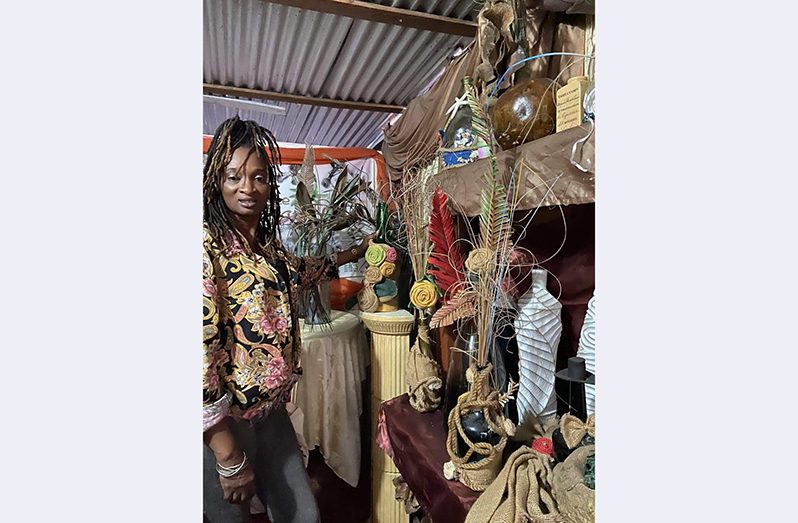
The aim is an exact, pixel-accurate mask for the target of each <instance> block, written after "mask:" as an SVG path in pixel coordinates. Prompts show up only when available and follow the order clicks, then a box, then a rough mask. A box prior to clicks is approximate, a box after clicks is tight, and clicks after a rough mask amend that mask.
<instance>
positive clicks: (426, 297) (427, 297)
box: [410, 280, 438, 309]
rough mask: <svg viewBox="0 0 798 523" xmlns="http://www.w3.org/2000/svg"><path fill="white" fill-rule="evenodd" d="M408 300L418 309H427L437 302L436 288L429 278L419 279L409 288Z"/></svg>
mask: <svg viewBox="0 0 798 523" xmlns="http://www.w3.org/2000/svg"><path fill="white" fill-rule="evenodd" d="M410 301H411V303H413V305H415V307H416V308H418V309H429V308H430V307H434V306H435V304H436V303H438V289H437V288H436V287H435V284H433V283H432V282H431V281H429V280H420V281H417V282H415V283H414V284H413V287H411V289H410Z"/></svg>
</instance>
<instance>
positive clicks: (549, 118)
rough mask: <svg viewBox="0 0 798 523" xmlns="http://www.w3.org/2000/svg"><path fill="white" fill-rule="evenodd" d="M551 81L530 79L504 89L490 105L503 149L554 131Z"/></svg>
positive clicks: (491, 115) (493, 121) (491, 114)
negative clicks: (491, 105)
mask: <svg viewBox="0 0 798 523" xmlns="http://www.w3.org/2000/svg"><path fill="white" fill-rule="evenodd" d="M554 88H555V86H554V83H553V82H552V81H551V80H549V79H548V78H534V79H532V80H528V81H526V82H522V83H519V84H518V85H516V86H514V87H511V88H510V89H507V91H505V92H504V93H503V94H502V95H501V96H500V97H499V99H498V100H496V103H495V104H494V105H493V107H492V109H491V113H490V118H491V121H492V123H493V129H494V134H495V136H496V141H497V142H498V143H499V145H500V146H501V148H502V149H503V150H507V149H512V148H513V147H518V146H519V145H521V144H524V143H527V142H531V141H533V140H537V139H539V138H543V137H544V136H548V135H549V134H552V133H553V132H554V130H555V127H556V126H555V124H556V114H557V107H556V104H555V103H554Z"/></svg>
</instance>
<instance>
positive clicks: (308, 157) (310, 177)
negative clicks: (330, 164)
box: [297, 144, 317, 195]
mask: <svg viewBox="0 0 798 523" xmlns="http://www.w3.org/2000/svg"><path fill="white" fill-rule="evenodd" d="M315 164H316V154H315V152H314V151H313V146H311V145H309V144H308V145H305V157H304V159H303V160H302V167H301V168H300V169H299V176H297V178H298V180H299V181H300V182H304V184H305V187H307V189H308V191H310V193H311V194H314V195H315V194H316V191H317V187H316V173H315V172H314V170H313V166H314V165H315Z"/></svg>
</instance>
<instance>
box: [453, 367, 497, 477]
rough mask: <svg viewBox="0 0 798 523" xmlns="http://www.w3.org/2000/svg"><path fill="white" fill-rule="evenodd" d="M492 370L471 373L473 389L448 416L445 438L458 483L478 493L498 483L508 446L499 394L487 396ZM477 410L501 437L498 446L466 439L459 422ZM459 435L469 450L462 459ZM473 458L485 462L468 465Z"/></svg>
mask: <svg viewBox="0 0 798 523" xmlns="http://www.w3.org/2000/svg"><path fill="white" fill-rule="evenodd" d="M491 369H492V365H491V364H490V363H488V365H487V366H486V367H485V368H484V369H482V370H481V371H475V372H473V371H472V373H473V375H474V381H473V383H472V384H471V388H470V389H469V390H468V392H466V393H464V394H461V395H460V397H459V398H458V399H457V405H456V406H455V408H454V409H452V411H451V412H450V413H449V433H448V435H447V437H446V450H447V452H448V453H449V457H450V458H451V460H452V463H454V465H455V467H456V469H457V477H458V479H459V480H460V482H461V483H463V484H464V485H465V486H467V487H468V488H470V489H472V490H476V491H478V492H479V491H483V490H485V489H486V488H488V486H490V484H491V483H492V482H493V480H494V479H496V476H497V475H498V474H499V470H500V469H501V466H502V452H503V451H504V446H505V445H506V444H507V432H506V430H505V426H504V420H503V418H502V416H501V411H502V407H501V403H500V402H499V393H498V392H497V391H495V390H494V391H490V392H488V390H489V388H488V379H489V377H490V372H491ZM474 410H481V411H482V414H483V416H484V417H485V421H486V422H487V424H488V427H490V429H491V430H492V431H494V432H495V433H497V434H499V436H500V437H501V439H500V440H499V443H498V444H496V445H495V446H494V445H491V444H490V443H488V442H484V441H482V442H477V443H474V442H472V441H469V439H468V438H467V437H466V435H465V431H464V430H463V426H462V424H461V421H460V418H461V416H462V415H464V414H465V413H467V412H470V411H474ZM458 434H459V435H460V438H462V440H463V441H464V442H465V443H466V444H467V445H468V447H469V448H468V450H467V451H466V453H465V455H464V456H462V457H461V456H458V455H457V436H458ZM474 454H476V455H479V456H481V457H482V459H478V460H476V461H474V462H471V463H469V462H468V460H469V459H470V458H471V456H473V455H474Z"/></svg>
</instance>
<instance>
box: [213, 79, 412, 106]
mask: <svg viewBox="0 0 798 523" xmlns="http://www.w3.org/2000/svg"><path fill="white" fill-rule="evenodd" d="M202 91H203V93H205V94H214V95H219V96H237V97H240V98H255V99H259V100H276V101H279V102H289V103H294V104H306V105H321V106H324V107H334V108H336V109H354V110H357V111H373V112H378V113H401V112H402V111H404V109H405V107H404V106H403V105H391V104H379V103H373V102H355V101H351V100H335V99H332V98H318V97H315V96H301V95H297V94H285V93H276V92H273V91H261V90H260V89H246V88H244V87H230V86H226V85H217V84H206V83H203V84H202Z"/></svg>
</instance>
